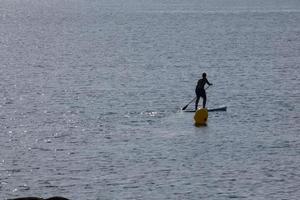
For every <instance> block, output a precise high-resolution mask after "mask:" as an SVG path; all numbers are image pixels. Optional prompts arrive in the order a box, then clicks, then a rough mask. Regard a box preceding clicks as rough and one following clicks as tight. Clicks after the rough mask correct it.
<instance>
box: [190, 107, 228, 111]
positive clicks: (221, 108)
mask: <svg viewBox="0 0 300 200" xmlns="http://www.w3.org/2000/svg"><path fill="white" fill-rule="evenodd" d="M226 110H227V106H222V107H218V108H209V109H207V111H208V112H219V111H226ZM184 112H195V110H184Z"/></svg>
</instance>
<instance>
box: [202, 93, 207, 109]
mask: <svg viewBox="0 0 300 200" xmlns="http://www.w3.org/2000/svg"><path fill="white" fill-rule="evenodd" d="M202 97H203V108H205V105H206V94H205V92H204V94H203V95H202Z"/></svg>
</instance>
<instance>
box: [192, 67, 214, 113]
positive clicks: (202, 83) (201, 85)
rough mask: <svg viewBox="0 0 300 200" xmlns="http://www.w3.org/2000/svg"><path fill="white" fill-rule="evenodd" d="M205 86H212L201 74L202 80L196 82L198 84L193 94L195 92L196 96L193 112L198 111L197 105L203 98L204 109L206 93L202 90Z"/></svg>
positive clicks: (204, 74) (204, 75)
mask: <svg viewBox="0 0 300 200" xmlns="http://www.w3.org/2000/svg"><path fill="white" fill-rule="evenodd" d="M205 84H208V85H212V84H211V83H210V82H208V80H207V79H206V73H203V74H202V79H199V80H198V83H197V86H196V89H195V92H196V95H197V98H196V102H195V110H197V109H198V103H199V99H200V97H202V98H203V108H205V105H206V92H205V89H204V86H205Z"/></svg>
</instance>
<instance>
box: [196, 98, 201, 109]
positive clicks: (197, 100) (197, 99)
mask: <svg viewBox="0 0 300 200" xmlns="http://www.w3.org/2000/svg"><path fill="white" fill-rule="evenodd" d="M199 99H200V96H199V95H197V98H196V102H195V110H197V109H198V103H199Z"/></svg>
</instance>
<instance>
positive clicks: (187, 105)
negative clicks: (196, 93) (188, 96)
mask: <svg viewBox="0 0 300 200" xmlns="http://www.w3.org/2000/svg"><path fill="white" fill-rule="evenodd" d="M196 98H197V97H194V98H193V99H192V100H191V101H190V102H189V103H188V104H186V106H184V107H183V108H182V109H181V110H185V109H186V108H187V107H188V106H189V105H190V104H191V103H192V102H193V101H195V100H196Z"/></svg>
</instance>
